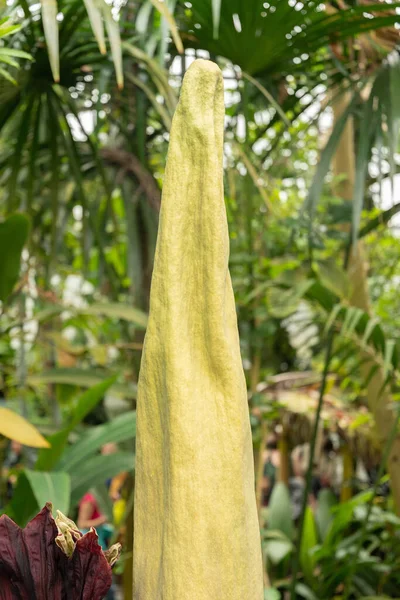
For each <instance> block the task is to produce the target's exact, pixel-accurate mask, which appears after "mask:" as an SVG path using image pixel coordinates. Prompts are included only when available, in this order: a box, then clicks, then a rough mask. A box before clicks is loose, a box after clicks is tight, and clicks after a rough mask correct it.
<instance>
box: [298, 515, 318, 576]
mask: <svg viewBox="0 0 400 600" xmlns="http://www.w3.org/2000/svg"><path fill="white" fill-rule="evenodd" d="M317 543H318V539H317V528H316V526H315V520H314V514H313V512H312V510H311V508H310V506H307V508H306V512H305V515H304V527H303V535H302V538H301V545H300V564H301V568H302V569H303V573H304V576H305V578H306V580H307V581H308V582H309V583H312V581H313V577H314V566H315V558H314V557H313V555H312V550H313V548H315V546H316V545H317Z"/></svg>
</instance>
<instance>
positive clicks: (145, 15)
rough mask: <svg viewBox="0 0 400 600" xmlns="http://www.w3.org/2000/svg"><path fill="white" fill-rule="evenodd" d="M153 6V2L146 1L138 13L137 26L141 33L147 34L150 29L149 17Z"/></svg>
mask: <svg viewBox="0 0 400 600" xmlns="http://www.w3.org/2000/svg"><path fill="white" fill-rule="evenodd" d="M152 9H153V7H152V4H151V2H144V3H143V4H142V5H141V6H140V8H139V10H138V13H137V17H136V21H135V28H136V31H137V32H138V33H140V34H145V33H147V32H148V30H149V19H150V15H151V11H152Z"/></svg>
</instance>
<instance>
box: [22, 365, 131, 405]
mask: <svg viewBox="0 0 400 600" xmlns="http://www.w3.org/2000/svg"><path fill="white" fill-rule="evenodd" d="M110 376H112V374H110V373H104V374H100V373H98V372H96V371H95V372H93V371H89V370H86V369H51V370H49V371H44V373H41V374H37V375H29V376H28V377H27V383H28V384H29V385H31V386H32V387H37V386H40V385H45V384H49V383H55V384H62V385H72V386H75V387H83V388H89V387H93V386H94V385H97V384H99V383H101V382H102V381H104V379H105V378H107V377H110ZM110 392H111V393H112V394H116V395H118V396H122V397H124V398H127V399H130V398H136V386H134V385H124V384H119V383H115V384H114V385H112V386H111V388H110Z"/></svg>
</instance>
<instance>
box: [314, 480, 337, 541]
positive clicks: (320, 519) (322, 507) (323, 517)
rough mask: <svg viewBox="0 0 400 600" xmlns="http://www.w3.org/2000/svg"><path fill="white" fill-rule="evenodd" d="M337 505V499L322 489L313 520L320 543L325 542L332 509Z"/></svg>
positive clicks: (329, 491) (331, 519) (330, 492)
mask: <svg viewBox="0 0 400 600" xmlns="http://www.w3.org/2000/svg"><path fill="white" fill-rule="evenodd" d="M337 503H338V502H337V498H336V496H335V494H334V493H333V492H332V491H331V490H328V489H324V490H321V491H320V493H319V495H318V503H317V509H316V512H315V520H316V522H317V527H318V533H319V537H320V539H321V540H322V541H324V540H325V538H326V535H327V533H328V530H329V528H330V526H331V523H332V521H333V514H332V509H333V508H334V507H335V506H336V505H337Z"/></svg>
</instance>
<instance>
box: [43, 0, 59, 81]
mask: <svg viewBox="0 0 400 600" xmlns="http://www.w3.org/2000/svg"><path fill="white" fill-rule="evenodd" d="M41 4H42V22H43V29H44V36H45V38H46V44H47V50H48V53H49V61H50V67H51V72H52V74H53V79H54V81H56V82H59V81H60V56H59V49H58V21H57V13H58V8H57V2H56V0H41Z"/></svg>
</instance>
